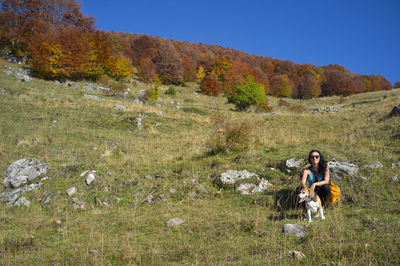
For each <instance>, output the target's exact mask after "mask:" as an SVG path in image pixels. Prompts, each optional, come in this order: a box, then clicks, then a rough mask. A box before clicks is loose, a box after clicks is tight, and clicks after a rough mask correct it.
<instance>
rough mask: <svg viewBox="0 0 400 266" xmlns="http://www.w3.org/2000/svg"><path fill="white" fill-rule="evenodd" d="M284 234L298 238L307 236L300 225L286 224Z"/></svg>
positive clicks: (283, 229)
mask: <svg viewBox="0 0 400 266" xmlns="http://www.w3.org/2000/svg"><path fill="white" fill-rule="evenodd" d="M282 233H283V234H285V235H294V236H297V237H304V236H305V235H306V231H305V229H304V226H302V225H300V224H284V225H283V228H282Z"/></svg>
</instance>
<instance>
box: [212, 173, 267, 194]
mask: <svg viewBox="0 0 400 266" xmlns="http://www.w3.org/2000/svg"><path fill="white" fill-rule="evenodd" d="M215 184H216V185H217V186H218V187H219V188H221V189H235V190H236V191H238V192H239V193H241V194H243V195H249V194H255V193H259V192H264V191H266V190H267V189H268V188H269V187H271V186H272V184H271V183H269V182H268V180H264V179H260V177H259V176H258V175H257V174H255V173H251V172H249V171H247V170H243V171H237V170H228V171H226V172H224V173H222V174H220V175H219V176H218V177H217V178H216V180H215Z"/></svg>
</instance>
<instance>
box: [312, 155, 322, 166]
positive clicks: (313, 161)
mask: <svg viewBox="0 0 400 266" xmlns="http://www.w3.org/2000/svg"><path fill="white" fill-rule="evenodd" d="M320 157H321V156H320V155H319V153H318V152H313V153H311V155H310V161H311V163H312V164H318V163H319V160H320V159H321V158H320Z"/></svg>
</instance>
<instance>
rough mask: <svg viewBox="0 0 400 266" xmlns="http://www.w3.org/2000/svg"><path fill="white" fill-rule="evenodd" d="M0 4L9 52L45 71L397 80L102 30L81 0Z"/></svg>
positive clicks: (323, 82) (367, 86)
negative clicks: (84, 10) (84, 7)
mask: <svg viewBox="0 0 400 266" xmlns="http://www.w3.org/2000/svg"><path fill="white" fill-rule="evenodd" d="M0 4H1V11H0V49H2V53H3V54H4V53H11V54H13V55H15V56H17V57H19V58H27V59H28V62H29V63H30V64H31V66H32V69H33V70H34V72H35V74H36V75H37V76H38V77H41V78H45V79H58V80H60V79H73V80H80V79H91V80H98V79H101V78H102V77H104V76H108V77H111V78H114V79H117V80H121V79H124V78H126V77H129V76H132V75H133V74H136V75H137V77H138V78H139V79H140V80H141V81H144V82H149V83H150V82H153V81H154V79H155V78H157V79H159V80H161V82H162V83H164V84H184V83H185V82H198V83H200V88H201V89H202V91H203V93H204V94H208V95H218V94H222V93H229V92H231V91H232V88H234V87H235V86H237V85H239V84H241V83H243V82H245V81H247V80H252V81H255V82H257V83H259V84H262V85H263V87H264V89H265V93H266V94H267V95H274V96H278V97H292V98H299V99H309V98H316V97H319V96H331V95H343V96H347V95H351V94H355V93H362V92H370V91H379V90H389V89H392V87H393V86H392V84H391V83H390V82H389V81H388V80H386V79H385V78H384V77H383V76H381V75H373V74H372V75H360V74H355V73H351V72H350V71H349V70H347V69H346V68H345V67H343V66H340V65H337V64H331V65H328V66H319V67H317V66H315V65H312V64H295V63H293V62H292V61H289V60H279V59H275V58H272V57H264V56H256V55H250V54H247V53H245V52H242V51H237V50H233V49H229V48H224V47H221V46H218V45H206V44H202V43H189V42H182V41H175V40H168V39H164V38H161V37H152V36H148V35H143V34H132V33H118V32H105V31H100V30H96V26H95V19H94V18H93V17H87V16H85V15H84V14H82V12H81V10H80V9H81V6H80V4H79V3H77V2H75V1H74V0H55V1H51V0H33V1H26V0H24V1H19V0H1V1H0ZM396 84H397V83H396ZM396 84H395V87H396Z"/></svg>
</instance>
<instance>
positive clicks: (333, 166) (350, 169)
mask: <svg viewBox="0 0 400 266" xmlns="http://www.w3.org/2000/svg"><path fill="white" fill-rule="evenodd" d="M328 166H329V169H330V175H331V179H332V180H335V179H336V180H340V179H341V178H343V177H345V176H348V175H355V174H357V172H358V167H357V166H356V165H354V164H352V163H349V162H337V161H330V162H329V163H328Z"/></svg>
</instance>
